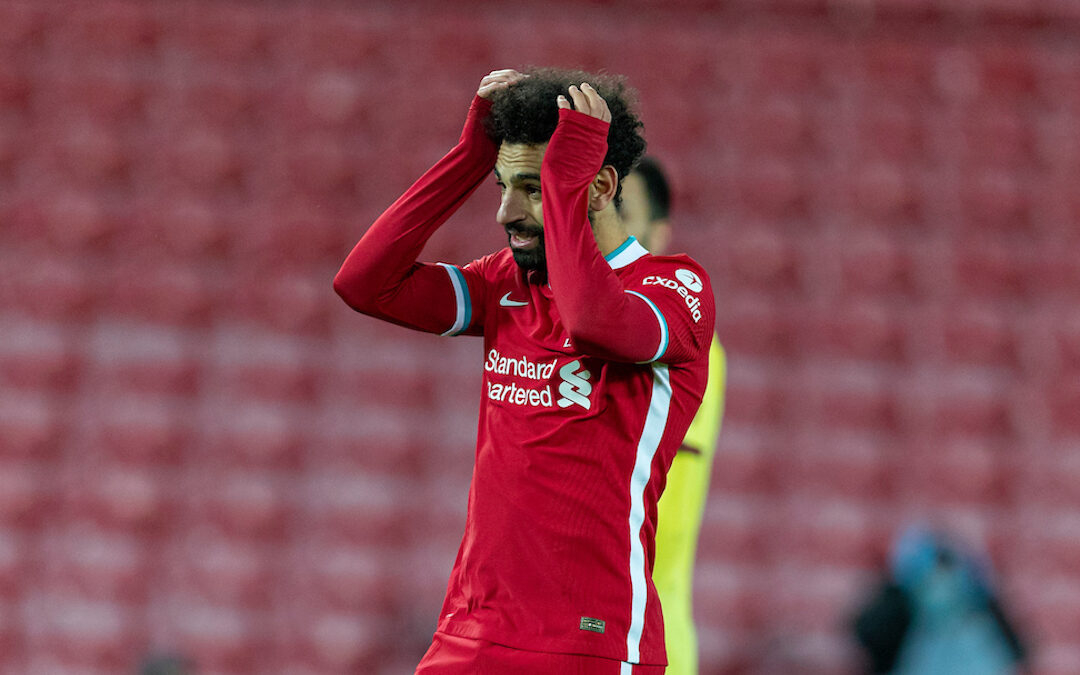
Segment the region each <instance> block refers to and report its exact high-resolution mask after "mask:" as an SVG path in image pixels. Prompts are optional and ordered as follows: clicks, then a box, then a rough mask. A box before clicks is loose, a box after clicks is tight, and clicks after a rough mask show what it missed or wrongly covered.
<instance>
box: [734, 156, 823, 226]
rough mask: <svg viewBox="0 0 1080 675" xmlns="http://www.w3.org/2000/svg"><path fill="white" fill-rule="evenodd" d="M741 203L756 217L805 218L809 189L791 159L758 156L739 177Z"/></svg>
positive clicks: (748, 163)
mask: <svg viewBox="0 0 1080 675" xmlns="http://www.w3.org/2000/svg"><path fill="white" fill-rule="evenodd" d="M736 181H737V183H738V185H737V189H738V192H739V198H740V201H741V203H742V205H743V206H744V207H745V208H746V209H747V211H748V212H749V213H750V214H751V215H752V217H755V218H761V219H765V220H775V219H779V218H806V217H807V209H808V206H809V200H810V195H809V194H808V190H809V188H810V186H809V184H808V181H807V180H806V177H805V176H803V175H802V174H801V173H800V171H799V168H798V167H797V166H795V165H794V164H793V163H792V162H791V161H787V160H783V159H780V158H755V159H754V160H752V161H748V162H747V163H746V165H745V166H743V167H742V168H741V170H740V172H739V174H738V175H737V177H736Z"/></svg>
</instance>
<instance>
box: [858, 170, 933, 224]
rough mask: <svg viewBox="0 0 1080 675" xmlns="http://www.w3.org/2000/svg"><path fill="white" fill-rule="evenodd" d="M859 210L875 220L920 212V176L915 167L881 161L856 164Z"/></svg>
mask: <svg viewBox="0 0 1080 675" xmlns="http://www.w3.org/2000/svg"><path fill="white" fill-rule="evenodd" d="M850 181H851V189H852V191H853V193H854V206H855V208H856V209H857V213H858V214H859V215H860V216H862V217H865V218H868V219H870V220H871V221H873V222H891V221H893V220H896V219H905V218H907V219H909V218H912V217H914V216H917V215H918V206H919V204H918V193H917V191H916V187H915V183H916V181H917V178H916V177H915V176H913V175H911V169H909V168H906V167H904V166H902V165H898V164H895V163H891V162H885V161H877V162H872V163H868V164H866V165H864V166H859V167H857V168H855V170H854V171H853V172H852V175H851V177H850Z"/></svg>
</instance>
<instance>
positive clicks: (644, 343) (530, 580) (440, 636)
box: [334, 69, 714, 675]
mask: <svg viewBox="0 0 1080 675" xmlns="http://www.w3.org/2000/svg"><path fill="white" fill-rule="evenodd" d="M631 99H632V94H631V92H630V91H629V90H628V89H627V88H626V86H625V84H624V82H623V80H622V79H621V78H618V77H614V76H606V75H603V76H602V75H594V74H588V73H583V72H574V71H563V70H554V69H537V70H532V71H529V72H527V73H519V72H517V71H514V70H501V71H494V72H492V73H491V74H489V75H488V76H487V77H485V78H483V79H482V80H481V82H480V87H479V88H478V90H477V92H476V96H475V97H474V99H473V102H472V105H471V107H470V110H469V114H468V116H467V119H466V122H465V129H464V131H463V132H462V135H461V137H460V140H459V142H458V144H457V145H456V146H455V147H454V148H453V149H452V150H451V151H450V152H449V153H448V154H447V155H446V156H445V157H443V159H441V160H440V161H439V162H438V163H437V164H436V165H435V166H434V167H433V168H431V169H430V170H429V171H428V172H427V173H425V174H424V176H422V177H421V178H420V180H419V181H418V182H417V183H415V184H414V185H413V186H412V187H411V188H409V190H408V191H407V192H406V193H405V194H404V195H403V196H402V197H401V198H399V199H398V200H397V201H396V202H395V203H394V204H393V205H392V206H390V208H389V209H388V210H387V211H385V212H384V213H383V214H382V215H381V216H380V217H379V218H378V219H377V220H376V221H375V223H374V224H373V225H372V226H371V227H370V228H369V229H368V231H367V232H366V233H365V234H364V236H363V237H362V238H361V239H360V241H359V243H358V244H357V245H356V247H355V248H354V249H353V250H352V252H351V253H350V254H349V256H348V258H347V259H346V260H345V262H344V264H343V265H342V268H341V270H340V271H339V272H338V274H337V276H336V277H335V280H334V288H335V290H336V291H337V293H338V294H339V295H340V296H341V297H342V299H343V300H345V302H346V303H347V304H349V306H351V307H353V308H354V309H356V310H357V311H360V312H363V313H365V314H369V315H371V316H374V317H377V318H380V319H384V320H386V321H390V322H392V323H396V324H399V325H403V326H407V327H410V328H414V329H417V330H423V331H427V332H432V333H436V334H441V335H459V334H466V335H477V336H483V338H484V363H483V368H484V380H483V385H482V386H483V391H482V396H481V408H480V423H479V429H478V432H477V450H476V459H475V465H474V469H473V479H472V484H471V486H470V490H469V503H468V514H467V516H466V523H465V535H464V538H463V540H462V544H461V547H460V549H459V551H458V556H457V560H456V561H455V563H454V568H453V570H452V572H451V576H450V581H449V584H448V587H447V594H446V599H445V601H444V605H443V610H442V616H441V618H440V620H439V623H438V627H437V630H436V632H435V636H434V638H433V641H432V645H431V648H430V649H429V650H428V652H427V654H426V655H425V656H424V658H423V659H422V660H421V662H420V665H419V666H418V668H417V671H416V672H417V673H420V674H423V675H432V674H436V673H438V674H457V673H461V674H462V675H464V674H466V673H468V674H472V673H504V672H514V673H517V674H518V675H525V674H528V673H537V674H540V673H544V674H549V673H589V674H590V675H608V674H610V675H659V674H660V673H663V672H664V665H665V663H666V657H665V651H664V627H663V619H662V614H661V609H660V602H659V598H658V597H657V594H656V589H655V586H654V585H653V581H652V568H653V559H654V546H655V544H654V537H655V528H656V508H657V501H658V499H659V496H660V493H661V492H662V491H663V487H664V482H665V475H666V473H667V469H668V466H669V465H670V464H671V461H672V459H673V458H674V457H675V454H676V451H677V450H678V448H679V446H680V444H681V443H682V440H683V438H684V437H685V435H686V430H687V428H688V427H689V425H690V421H691V419H692V418H693V416H694V414H695V413H696V412H697V409H698V406H699V404H700V402H701V399H702V396H703V394H704V392H705V387H706V380H707V377H708V356H709V344H710V342H711V340H712V337H713V323H714V315H713V312H714V310H713V301H712V290H711V287H710V285H709V280H708V277H707V276H706V274H705V271H704V270H703V269H702V267H701V266H700V265H699V264H698V263H696V262H695V261H693V260H692V259H691V258H689V257H687V256H685V255H678V256H664V257H661V256H654V255H651V254H650V253H649V252H648V251H647V250H645V248H644V247H643V246H642V245H641V244H640V243H638V242H637V241H636V240H635V239H634V238H632V237H630V236H629V235H628V234H627V233H626V230H625V228H624V226H623V224H622V221H621V219H620V218H619V216H618V214H617V212H616V208H617V204H618V202H619V199H620V190H621V183H622V180H623V178H624V177H625V176H626V175H628V174H629V173H630V170H631V168H632V167H633V166H634V165H635V164H636V163H637V161H638V160H639V159H640V157H641V154H642V153H643V152H644V149H645V141H644V139H643V138H642V137H641V134H640V128H641V122H640V121H639V120H638V118H637V116H636V114H635V113H634V111H633V109H632V100H631ZM485 181H492V182H493V183H494V185H495V186H496V187H497V188H498V192H499V195H500V198H499V206H498V210H497V212H496V218H495V219H496V222H497V223H498V224H499V225H500V226H501V227H502V228H503V229H504V230H505V232H506V234H507V238H508V243H509V246H508V247H507V248H504V249H502V250H500V251H498V252H496V253H494V254H491V255H488V256H485V257H483V258H481V259H479V260H476V261H473V262H471V263H469V264H467V265H464V266H461V267H459V266H456V265H449V264H443V263H438V264H426V263H420V262H417V257H418V256H419V255H420V252H421V250H422V248H423V246H424V243H425V242H426V241H427V240H428V238H429V237H430V236H431V235H432V234H433V233H434V232H435V230H436V229H437V228H438V227H440V226H441V225H442V224H443V223H444V222H445V221H446V220H447V219H448V218H449V217H450V216H451V215H452V214H453V213H454V211H455V210H456V209H457V208H458V207H459V206H460V205H461V204H462V203H463V202H464V201H465V200H466V199H468V197H469V196H470V195H471V194H472V193H473V192H474V191H475V190H476V189H477V188H478V187H479V186H480V185H481V184H482V183H483V182H485Z"/></svg>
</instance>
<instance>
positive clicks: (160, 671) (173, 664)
mask: <svg viewBox="0 0 1080 675" xmlns="http://www.w3.org/2000/svg"><path fill="white" fill-rule="evenodd" d="M139 675H195V664H193V663H192V662H191V660H190V659H187V658H185V657H183V656H180V655H176V654H157V655H153V656H150V657H148V658H147V659H146V660H145V661H143V663H142V665H141V666H140V667H139Z"/></svg>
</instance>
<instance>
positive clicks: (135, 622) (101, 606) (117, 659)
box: [29, 592, 146, 673]
mask: <svg viewBox="0 0 1080 675" xmlns="http://www.w3.org/2000/svg"><path fill="white" fill-rule="evenodd" d="M41 610H42V611H41V616H40V617H39V618H38V621H39V623H38V625H37V630H36V631H35V633H34V635H33V636H32V637H31V638H30V639H29V647H30V653H31V654H42V655H44V654H48V655H50V656H52V657H54V658H56V659H58V660H59V661H61V662H62V663H64V664H66V667H65V668H64V669H63V670H62V671H61V672H72V671H73V670H74V671H75V672H79V670H80V669H81V668H87V669H91V670H90V672H95V673H96V672H102V670H103V671H104V672H114V673H118V672H123V671H124V670H125V669H128V668H130V667H131V659H132V655H133V654H137V653H139V645H141V644H142V642H143V640H144V639H145V635H146V633H145V631H146V626H145V625H144V624H143V623H142V621H141V620H140V618H139V616H138V613H137V612H135V611H134V610H133V609H132V608H131V607H126V606H123V605H119V604H115V603H112V602H107V601H94V600H87V599H86V598H83V597H81V596H78V595H57V594H56V593H55V592H53V593H52V594H50V595H48V596H47V601H46V602H44V603H43V604H42V606H41ZM97 669H102V670H97ZM37 672H49V671H37Z"/></svg>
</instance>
